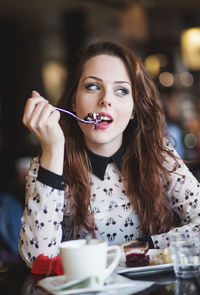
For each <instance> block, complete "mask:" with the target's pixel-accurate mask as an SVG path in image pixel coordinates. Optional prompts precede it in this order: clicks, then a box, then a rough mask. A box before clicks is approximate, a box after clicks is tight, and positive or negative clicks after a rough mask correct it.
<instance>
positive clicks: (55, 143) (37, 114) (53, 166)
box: [23, 91, 65, 174]
mask: <svg viewBox="0 0 200 295" xmlns="http://www.w3.org/2000/svg"><path fill="white" fill-rule="evenodd" d="M59 119H60V113H59V111H57V110H56V109H55V107H53V106H52V105H51V104H49V102H48V101H47V100H46V99H44V98H43V97H42V96H40V94H39V93H38V92H36V91H33V92H32V96H31V98H29V99H28V100H27V102H26V105H25V110H24V115H23V124H24V125H25V126H26V127H27V128H28V129H29V130H30V131H31V132H32V133H33V134H34V135H35V137H36V138H37V139H38V140H39V142H40V144H41V147H42V157H41V165H42V166H43V167H44V168H46V169H48V170H50V171H52V172H54V173H58V174H62V171H63V157H64V143H65V138H64V134H63V131H62V129H61V127H60V124H59Z"/></svg>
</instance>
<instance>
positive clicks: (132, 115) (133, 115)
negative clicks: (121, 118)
mask: <svg viewBox="0 0 200 295" xmlns="http://www.w3.org/2000/svg"><path fill="white" fill-rule="evenodd" d="M134 117H135V111H133V112H132V114H131V118H130V119H131V120H133V119H134Z"/></svg>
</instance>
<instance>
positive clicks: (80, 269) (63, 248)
mask: <svg viewBox="0 0 200 295" xmlns="http://www.w3.org/2000/svg"><path fill="white" fill-rule="evenodd" d="M108 251H112V259H113V261H112V262H111V263H110V265H109V266H108V267H107V255H108ZM113 252H114V253H113ZM60 253H61V260H62V264H63V269H64V273H65V276H66V281H67V282H70V281H73V280H81V279H84V278H88V277H96V278H97V279H98V282H99V285H101V286H102V285H103V284H104V282H105V279H106V278H108V277H109V276H110V275H111V273H112V272H113V271H114V269H115V268H116V266H117V265H118V263H119V260H120V257H121V249H120V247H119V246H117V245H114V246H108V245H107V242H106V241H103V240H102V241H101V240H96V239H92V240H90V242H89V243H88V244H87V243H86V240H72V241H66V242H62V243H61V244H60Z"/></svg>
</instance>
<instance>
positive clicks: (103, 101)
mask: <svg viewBox="0 0 200 295" xmlns="http://www.w3.org/2000/svg"><path fill="white" fill-rule="evenodd" d="M99 105H100V106H105V107H107V106H109V107H110V106H111V105H112V103H111V97H110V95H108V94H104V95H102V97H101V98H100V100H99Z"/></svg>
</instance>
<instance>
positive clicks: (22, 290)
mask: <svg viewBox="0 0 200 295" xmlns="http://www.w3.org/2000/svg"><path fill="white" fill-rule="evenodd" d="M42 278H44V276H39V275H32V274H31V273H30V269H28V268H27V267H26V266H25V264H24V262H22V261H19V262H18V263H15V264H13V265H10V266H8V268H7V269H6V268H5V269H2V270H0V294H2V295H3V294H6V295H20V294H21V295H31V294H32V295H44V294H48V293H47V292H45V291H44V290H41V289H40V288H38V287H37V285H36V283H37V281H39V280H40V279H42ZM129 278H131V279H134V280H142V281H153V282H155V284H154V285H153V286H152V287H150V289H146V290H145V291H143V292H140V293H137V294H140V295H157V294H159V295H185V294H189V295H199V294H200V278H199V280H194V279H184V280H181V279H176V277H175V276H174V273H173V271H169V272H166V273H160V274H159V273H157V274H153V275H145V276H140V277H133V276H131V277H129ZM133 293H134V292H133ZM93 294H94V293H93ZM109 294H111V293H109ZM114 294H120V295H123V294H124V295H129V294H130V295H131V294H132V292H129V293H123V290H122V291H120V293H119V292H118V293H117V292H116V293H114V292H112V295H114ZM134 294H135V293H134Z"/></svg>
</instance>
